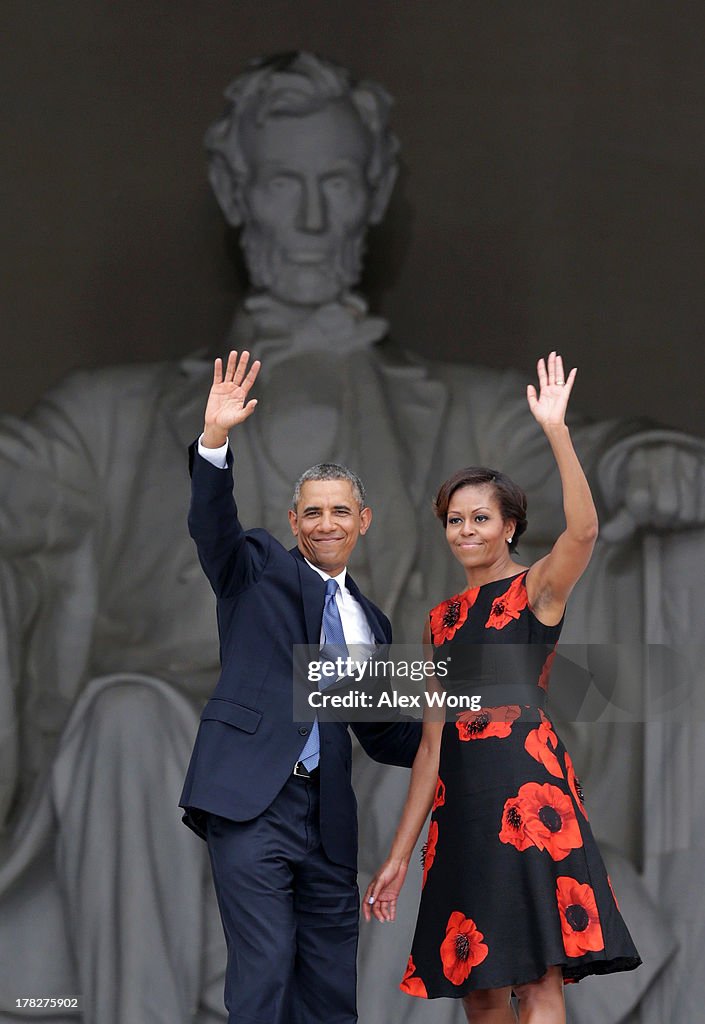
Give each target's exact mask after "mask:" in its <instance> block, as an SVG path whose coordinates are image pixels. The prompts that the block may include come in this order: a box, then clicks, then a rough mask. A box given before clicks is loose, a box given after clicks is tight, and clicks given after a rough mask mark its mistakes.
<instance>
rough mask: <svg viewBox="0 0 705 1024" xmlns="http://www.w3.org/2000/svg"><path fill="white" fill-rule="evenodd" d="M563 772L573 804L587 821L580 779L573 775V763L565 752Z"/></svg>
mask: <svg viewBox="0 0 705 1024" xmlns="http://www.w3.org/2000/svg"><path fill="white" fill-rule="evenodd" d="M565 770H566V774H567V776H568V785H569V786H570V791H571V793H572V794H573V797H574V798H575V802H576V804H577V805H578V807H579V808H580V810H581V812H582V814H583V817H584V818H585V819H586V821H587V820H589V819H588V812H587V811H586V810H585V794H584V793H583V787H582V786H581V785H580V779H579V778H578V776H577V775H576V774H575V768H573V761H572V759H571V756H570V754H569V753H568V751H567V750H566V752H565Z"/></svg>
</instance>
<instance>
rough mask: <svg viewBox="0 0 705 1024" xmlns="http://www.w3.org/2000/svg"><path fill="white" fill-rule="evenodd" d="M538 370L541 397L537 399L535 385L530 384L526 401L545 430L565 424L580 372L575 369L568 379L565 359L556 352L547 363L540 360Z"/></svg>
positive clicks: (550, 355)
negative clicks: (564, 366) (569, 399)
mask: <svg viewBox="0 0 705 1024" xmlns="http://www.w3.org/2000/svg"><path fill="white" fill-rule="evenodd" d="M547 364H548V365H547ZM536 369H537V371H538V377H539V388H540V391H539V395H538V397H537V395H536V388H535V387H534V385H533V384H529V385H528V387H527V389H526V399H527V401H528V403H529V408H530V409H531V412H532V415H533V416H534V418H535V419H536V422H537V423H539V424H540V425H541V426H542V427H543V428H544V430H545V429H546V428H547V427H549V428H550V427H551V426H557V425H559V424H562V423H564V422H565V410H566V407H567V405H568V398H569V397H570V392H571V391H572V389H573V382H574V381H575V375H576V374H577V372H578V371H577V368H576V367H573V369H572V370H571V371H570V373H569V374H568V376H567V377H566V376H565V374H564V372H563V359H562V358H561V356H559V355H556V353H555V352H551V353H550V354H549V356H548V360H547V361H546V360H544V359H539V361H538V363H537V365H536Z"/></svg>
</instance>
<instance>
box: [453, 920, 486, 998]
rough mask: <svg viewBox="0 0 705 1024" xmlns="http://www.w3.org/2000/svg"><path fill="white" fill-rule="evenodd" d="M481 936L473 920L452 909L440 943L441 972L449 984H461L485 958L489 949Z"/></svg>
mask: <svg viewBox="0 0 705 1024" xmlns="http://www.w3.org/2000/svg"><path fill="white" fill-rule="evenodd" d="M483 938H484V936H483V934H482V932H481V931H478V929H477V927H476V925H475V922H474V921H472V920H471V919H470V918H469V917H465V915H464V914H461V912H460V911H459V910H454V911H453V913H452V914H451V915H450V917H449V918H448V925H447V926H446V937H445V939H444V940H443V942H442V943H441V960H442V962H443V973H444V974H445V976H446V978H447V979H448V981H450V982H451V984H453V985H462V983H463V982H464V981H465V979H466V978H467V976H468V975H469V974H470V971H471V970H472V969H473V967H477V965H478V964H481V963H482V961H483V960H484V959H485V957H486V956H487V954H488V952H489V950H488V948H487V946H486V945H485V943H484V942H483V941H482V940H483Z"/></svg>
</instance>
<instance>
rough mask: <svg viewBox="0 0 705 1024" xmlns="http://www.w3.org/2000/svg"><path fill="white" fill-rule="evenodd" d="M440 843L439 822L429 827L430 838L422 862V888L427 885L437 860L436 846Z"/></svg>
mask: <svg viewBox="0 0 705 1024" xmlns="http://www.w3.org/2000/svg"><path fill="white" fill-rule="evenodd" d="M437 843H438V822H437V821H432V822H431V824H430V825H429V826H428V838H427V839H426V842H425V844H424V847H423V853H422V855H421V856H422V860H423V882H422V883H421V888H422V889H423V887H424V886H425V884H426V879H427V878H428V873H429V871H430V870H431V865H432V864H433V862H434V860H435V858H436V845H437Z"/></svg>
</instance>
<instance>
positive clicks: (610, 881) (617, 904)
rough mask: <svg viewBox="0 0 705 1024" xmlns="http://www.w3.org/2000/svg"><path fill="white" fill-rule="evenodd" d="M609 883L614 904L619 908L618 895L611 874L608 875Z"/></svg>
mask: <svg viewBox="0 0 705 1024" xmlns="http://www.w3.org/2000/svg"><path fill="white" fill-rule="evenodd" d="M607 884H608V885H609V887H610V892H611V893H612V899H613V900H614V905H615V907H616V908H617V910H619V903H618V902H617V897H616V896H615V894H614V889H613V888H612V879H611V878H610V876H609V875H608V876H607Z"/></svg>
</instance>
